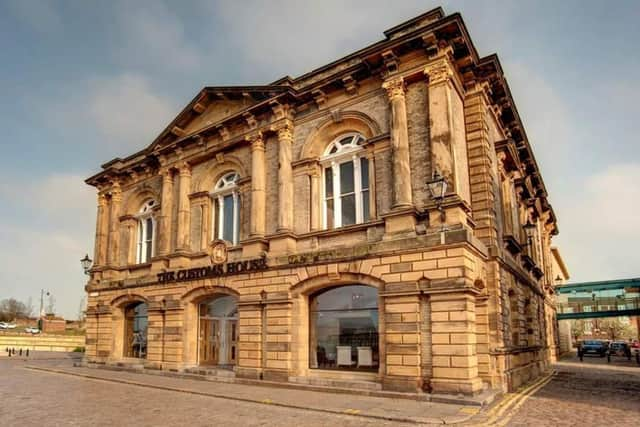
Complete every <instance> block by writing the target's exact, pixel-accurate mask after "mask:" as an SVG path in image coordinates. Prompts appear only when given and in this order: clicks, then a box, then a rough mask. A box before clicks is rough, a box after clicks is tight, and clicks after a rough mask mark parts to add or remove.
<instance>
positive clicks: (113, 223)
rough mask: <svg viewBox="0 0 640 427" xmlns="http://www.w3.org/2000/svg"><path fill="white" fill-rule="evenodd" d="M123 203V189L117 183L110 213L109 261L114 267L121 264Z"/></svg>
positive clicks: (112, 192)
mask: <svg viewBox="0 0 640 427" xmlns="http://www.w3.org/2000/svg"><path fill="white" fill-rule="evenodd" d="M121 204H122V191H121V190H120V185H119V184H115V185H114V186H113V189H112V190H111V209H110V214H109V254H108V257H107V263H108V264H109V265H110V266H112V267H117V266H118V265H119V264H120V260H119V251H120V205H121Z"/></svg>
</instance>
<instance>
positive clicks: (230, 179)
mask: <svg viewBox="0 0 640 427" xmlns="http://www.w3.org/2000/svg"><path fill="white" fill-rule="evenodd" d="M238 178H239V176H238V174H237V173H235V172H231V173H228V174H226V175H224V176H223V177H222V178H220V179H219V180H218V182H217V183H216V185H215V187H214V189H213V192H212V193H211V198H212V199H213V239H220V240H226V241H227V242H230V243H231V244H233V245H237V244H238V241H239V236H240V194H239V193H238V185H237V181H238Z"/></svg>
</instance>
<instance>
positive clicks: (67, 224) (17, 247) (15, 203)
mask: <svg viewBox="0 0 640 427" xmlns="http://www.w3.org/2000/svg"><path fill="white" fill-rule="evenodd" d="M1 181H2V182H3V183H4V184H5V185H4V186H3V187H2V188H0V195H1V197H2V200H3V203H6V206H12V211H13V215H12V216H10V217H8V216H7V217H4V218H3V221H2V223H1V224H0V299H3V298H7V297H16V298H19V299H21V300H24V301H26V300H27V299H28V298H29V297H32V298H33V299H34V300H37V298H38V295H39V292H40V289H42V288H44V289H46V290H48V291H50V292H51V293H52V294H53V295H54V296H55V298H56V300H57V303H56V305H57V311H58V312H59V313H61V314H63V315H64V316H66V317H74V316H76V315H77V311H78V304H79V301H80V299H81V298H82V296H83V294H84V290H83V286H84V283H85V282H86V277H85V276H84V275H83V274H82V271H81V268H80V262H79V260H80V258H82V256H84V254H85V253H87V252H88V253H89V255H90V256H91V255H92V252H93V233H94V230H95V205H96V199H95V192H94V191H93V189H91V188H90V187H88V186H87V185H86V184H84V182H83V177H81V176H78V175H71V174H56V175H50V176H47V177H44V178H41V179H34V180H33V181H31V182H27V183H24V182H16V181H15V180H12V177H2V180H1Z"/></svg>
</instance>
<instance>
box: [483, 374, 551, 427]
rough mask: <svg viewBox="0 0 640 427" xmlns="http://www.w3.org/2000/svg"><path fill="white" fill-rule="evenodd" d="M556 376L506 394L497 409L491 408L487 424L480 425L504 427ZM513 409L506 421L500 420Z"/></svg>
mask: <svg viewBox="0 0 640 427" xmlns="http://www.w3.org/2000/svg"><path fill="white" fill-rule="evenodd" d="M554 375H555V373H552V374H551V375H548V376H546V377H544V378H541V379H540V380H538V381H536V382H535V383H533V384H531V385H529V386H527V387H524V388H522V389H520V390H518V391H516V392H514V393H507V394H505V398H503V399H502V401H501V402H499V403H498V404H497V405H496V406H495V407H493V408H491V410H489V411H487V413H486V415H487V417H488V418H487V419H486V421H485V422H483V423H481V424H479V425H481V426H503V425H505V424H506V423H507V422H509V420H511V418H512V417H513V414H514V413H515V411H516V410H517V409H518V408H520V406H522V404H524V402H525V400H526V399H527V398H528V397H529V396H531V395H532V394H534V393H535V392H537V391H538V390H540V389H541V388H542V387H544V386H545V385H547V383H548V382H549V381H551V379H552V378H553V376H554ZM510 409H512V410H511V411H510V412H509V414H508V415H507V416H506V418H505V419H500V417H501V416H502V415H503V414H504V413H505V412H506V411H508V410H510Z"/></svg>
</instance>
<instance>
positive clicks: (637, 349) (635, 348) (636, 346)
mask: <svg viewBox="0 0 640 427" xmlns="http://www.w3.org/2000/svg"><path fill="white" fill-rule="evenodd" d="M637 353H640V341H638V340H634V341H633V343H631V354H633V355H636V354H637Z"/></svg>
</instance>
